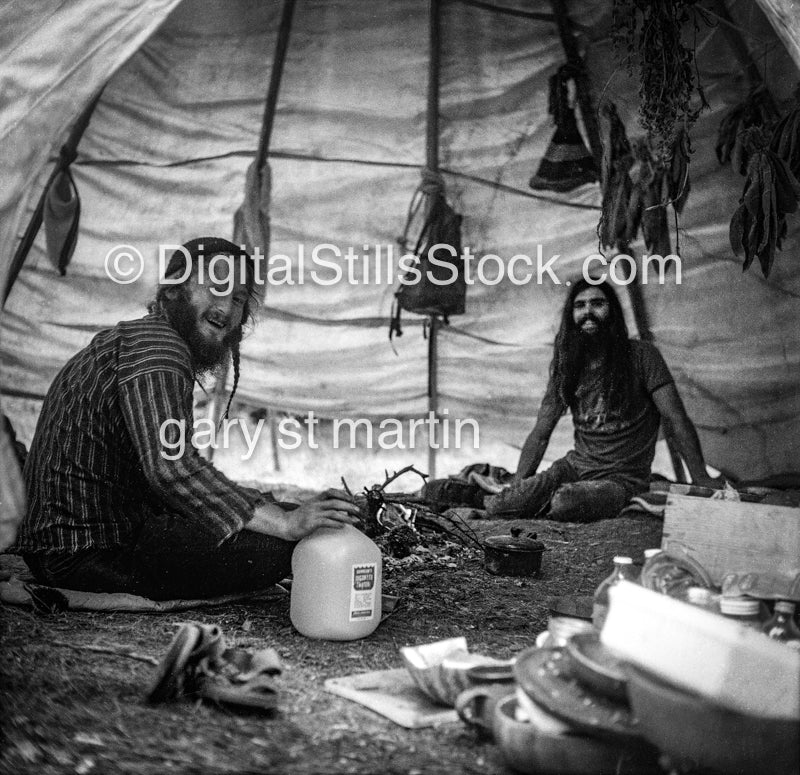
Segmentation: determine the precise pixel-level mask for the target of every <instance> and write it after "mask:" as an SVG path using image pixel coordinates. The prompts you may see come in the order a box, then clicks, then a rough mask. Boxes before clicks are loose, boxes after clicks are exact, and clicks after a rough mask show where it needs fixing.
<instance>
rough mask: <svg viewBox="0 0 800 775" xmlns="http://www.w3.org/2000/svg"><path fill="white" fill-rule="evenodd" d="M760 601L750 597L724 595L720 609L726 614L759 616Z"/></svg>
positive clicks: (720, 602)
mask: <svg viewBox="0 0 800 775" xmlns="http://www.w3.org/2000/svg"><path fill="white" fill-rule="evenodd" d="M759 606H760V603H759V602H758V600H753V598H750V597H723V598H722V599H721V600H720V601H719V609H720V611H722V613H724V614H733V615H736V616H758V609H759Z"/></svg>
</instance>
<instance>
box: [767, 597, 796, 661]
mask: <svg viewBox="0 0 800 775" xmlns="http://www.w3.org/2000/svg"><path fill="white" fill-rule="evenodd" d="M794 611H795V604H794V603H792V602H791V601H789V600H778V601H777V602H776V603H775V611H774V613H773V614H772V617H771V618H770V619H769V620H768V621H767V623H766V624H765V625H764V627H763V631H764V633H765V634H766V635H768V636H769V637H770V638H772V639H773V640H779V641H781V642H783V643H785V644H786V645H787V646H791V647H792V648H794V649H797V650H798V651H800V628H798V626H797V625H796V624H795V623H794Z"/></svg>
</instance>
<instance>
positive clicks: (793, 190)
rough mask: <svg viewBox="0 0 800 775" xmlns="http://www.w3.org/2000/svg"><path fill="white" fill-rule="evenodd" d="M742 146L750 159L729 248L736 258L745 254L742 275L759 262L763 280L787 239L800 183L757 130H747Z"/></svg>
mask: <svg viewBox="0 0 800 775" xmlns="http://www.w3.org/2000/svg"><path fill="white" fill-rule="evenodd" d="M744 143H745V148H746V150H747V152H748V156H749V162H748V164H747V180H746V181H745V184H744V191H743V192H742V198H741V199H740V200H739V207H738V208H737V210H736V212H735V213H734V214H733V218H731V225H730V240H731V247H732V248H733V250H734V252H735V253H736V254H740V253H742V251H744V265H743V267H742V271H745V270H747V268H748V267H749V266H750V264H751V263H752V262H753V259H754V258H758V261H759V263H760V264H761V271H762V272H763V274H764V277H769V273H770V270H771V269H772V262H773V260H774V259H775V251H776V250H780V249H781V241H782V240H783V238H784V237H785V236H786V215H787V213H793V212H795V210H797V205H798V200H799V199H800V183H798V182H797V179H796V178H795V176H794V175H793V174H792V172H791V170H790V169H789V166H788V165H787V163H786V162H785V161H784V160H783V159H782V158H780V157H779V156H778V155H777V154H776V153H775V152H774V151H772V150H770V149H769V147H768V145H767V138H766V136H765V134H764V133H763V131H762V130H761V129H760V128H758V127H754V128H752V129H748V130H746V132H745V136H744Z"/></svg>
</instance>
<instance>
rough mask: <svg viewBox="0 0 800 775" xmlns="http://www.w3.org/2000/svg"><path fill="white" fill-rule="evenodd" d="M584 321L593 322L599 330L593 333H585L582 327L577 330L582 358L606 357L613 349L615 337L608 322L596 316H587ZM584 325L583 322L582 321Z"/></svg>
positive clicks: (577, 341)
mask: <svg viewBox="0 0 800 775" xmlns="http://www.w3.org/2000/svg"><path fill="white" fill-rule="evenodd" d="M584 320H592V321H594V323H595V325H596V326H597V330H596V331H593V332H592V333H588V332H586V331H583V330H582V329H581V328H580V326H578V328H577V331H576V333H577V335H578V336H577V340H576V344H577V347H578V352H579V354H580V355H581V356H589V357H593V356H594V357H596V356H598V355H605V354H606V353H608V351H609V350H610V349H611V344H612V340H613V336H612V333H611V326H610V325H609V322H608V320H599V319H598V318H596V317H595V316H594V315H587V316H586V318H584ZM581 324H583V321H581Z"/></svg>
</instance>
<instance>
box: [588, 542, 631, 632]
mask: <svg viewBox="0 0 800 775" xmlns="http://www.w3.org/2000/svg"><path fill="white" fill-rule="evenodd" d="M636 578H637V574H636V569H635V568H634V567H633V560H632V559H631V558H630V557H622V556H618V557H615V558H614V570H612V571H611V573H610V574H609V575H608V576H606V578H604V579H603V580H602V581H601V582H600V586H598V587H597V590H596V591H595V593H594V600H593V601H592V624H593V625H594V626H595V627H596V628H597V629H598V630H602V629H603V625H604V624H605V621H606V617H607V616H608V605H609V597H608V590H609V589H611V587H613V586H614V585H615V584H619V582H620V581H623V580H625V581H633V582H635V581H636Z"/></svg>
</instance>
